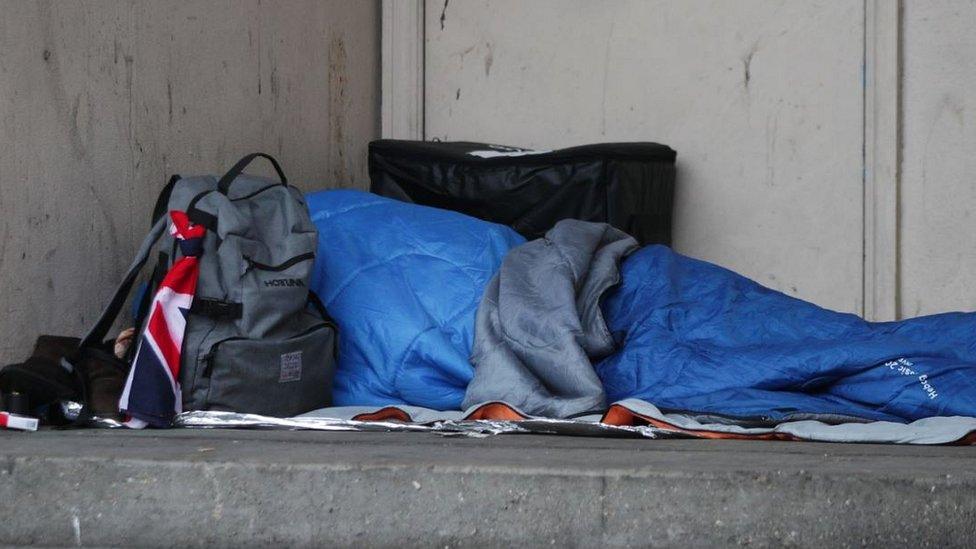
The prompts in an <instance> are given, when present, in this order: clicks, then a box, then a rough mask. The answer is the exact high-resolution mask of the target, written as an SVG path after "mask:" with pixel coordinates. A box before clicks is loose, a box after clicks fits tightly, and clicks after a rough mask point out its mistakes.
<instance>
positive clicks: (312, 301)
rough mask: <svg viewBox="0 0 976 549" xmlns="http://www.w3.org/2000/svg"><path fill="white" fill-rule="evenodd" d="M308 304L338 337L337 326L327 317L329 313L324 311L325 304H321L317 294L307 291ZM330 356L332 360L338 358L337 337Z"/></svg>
mask: <svg viewBox="0 0 976 549" xmlns="http://www.w3.org/2000/svg"><path fill="white" fill-rule="evenodd" d="M308 303H309V305H311V306H312V307H313V308H314V309H315V310H316V311H318V313H319V316H321V317H322V320H324V321H325V322H326V323H328V324H329V325H330V326H332V331H333V333H335V334H336V335H338V325H337V324H336V323H335V321H334V320H333V319H332V317H331V316H329V312H328V311H326V310H325V304H324V303H322V300H321V299H320V298H319V295H318V294H317V293H315V292H313V291H312V290H309V291H308ZM332 356H333V358H339V338H338V337H336V338H335V339H334V340H333V346H332Z"/></svg>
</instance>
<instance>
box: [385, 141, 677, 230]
mask: <svg viewBox="0 0 976 549" xmlns="http://www.w3.org/2000/svg"><path fill="white" fill-rule="evenodd" d="M675 157H676V153H675V151H674V150H673V149H671V148H670V147H668V146H666V145H659V144H657V143H601V144H596V145H583V146H580V147H572V148H568V149H560V150H555V151H531V150H527V149H521V148H518V147H507V146H502V145H488V144H485V143H469V142H460V141H456V142H440V141H402V140H393V139H381V140H378V141H373V142H372V143H370V144H369V176H370V180H371V187H370V190H371V191H372V192H374V193H376V194H379V195H382V196H387V197H391V198H396V199H398V200H402V201H405V202H414V203H417V204H423V205H426V206H435V207H438V208H445V209H449V210H454V211H458V212H462V213H465V214H468V215H471V216H474V217H478V218H480V219H484V220H487V221H493V222H495V223H501V224H504V225H508V226H510V227H512V228H513V229H515V230H516V231H518V232H519V233H521V234H522V235H523V236H525V237H526V238H529V239H532V238H538V237H541V236H542V235H543V234H544V233H545V232H546V231H547V230H549V229H550V228H551V227H552V226H553V225H555V224H556V222H557V221H559V220H561V219H582V220H584V221H599V222H604V223H609V224H611V225H613V226H615V227H617V228H619V229H621V230H623V231H625V232H627V233H628V234H630V235H632V236H634V237H635V238H636V239H637V240H638V241H639V242H640V243H641V244H668V245H670V244H671V211H672V203H673V197H674V161H675Z"/></svg>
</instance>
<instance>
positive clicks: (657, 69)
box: [424, 0, 976, 317]
mask: <svg viewBox="0 0 976 549" xmlns="http://www.w3.org/2000/svg"><path fill="white" fill-rule="evenodd" d="M888 1H890V2H891V4H888V3H885V0H881V1H879V2H875V1H874V0H829V1H816V2H814V1H807V2H795V1H794V2H791V1H783V0H743V1H736V2H727V1H721V0H718V1H711V0H647V1H629V0H614V1H610V0H607V1H603V2H591V1H585V0H579V1H575V2H568V1H555V0H550V1H536V2H518V1H514V0H481V1H474V0H460V1H456V2H455V1H451V2H447V1H444V0H426V2H425V17H426V35H425V40H426V54H425V59H426V67H425V73H426V88H425V99H426V108H425V110H424V113H425V122H426V136H427V137H428V138H432V137H438V138H441V139H445V138H448V139H475V140H488V141H494V142H500V143H505V144H513V145H526V146H533V147H540V148H548V147H554V146H564V145H571V144H579V143H583V142H594V141H610V140H650V141H661V142H664V143H667V144H670V145H672V146H673V147H674V148H676V149H677V151H678V191H677V194H678V196H677V204H676V223H675V247H676V248H677V249H678V250H679V251H681V252H684V253H688V254H690V255H693V256H696V257H700V258H703V259H707V260H711V261H714V262H717V263H719V264H722V265H725V266H728V267H730V268H732V269H734V270H737V271H739V272H742V273H743V274H746V275H748V276H751V277H753V278H755V279H757V280H759V281H760V282H761V283H763V284H766V285H768V286H771V287H773V288H776V289H778V290H781V291H784V292H787V293H790V294H793V295H797V296H799V297H802V298H804V299H808V300H812V301H814V302H816V303H818V304H821V305H824V306H827V307H831V308H834V309H840V310H844V311H851V312H861V311H862V310H863V309H862V307H863V305H864V293H865V288H867V287H868V286H869V282H871V281H870V280H869V281H865V277H867V276H871V273H866V272H865V269H864V263H863V261H864V259H863V258H864V257H865V254H868V253H872V250H870V249H868V248H867V247H866V246H865V239H866V238H868V237H869V234H868V229H867V227H868V225H870V224H871V223H872V222H873V221H870V220H871V219H873V218H871V217H869V218H867V219H866V216H865V214H864V212H865V210H866V209H868V208H871V207H872V205H871V204H870V203H869V202H866V198H865V197H866V196H867V195H868V193H869V192H870V191H869V190H868V188H867V183H866V180H865V173H866V171H868V166H867V165H866V160H865V157H864V156H863V155H866V154H868V151H867V150H866V148H865V139H864V136H865V134H866V132H869V131H870V122H869V123H868V124H865V115H864V112H865V111H864V109H865V105H866V104H867V101H868V99H869V97H873V96H871V94H872V93H873V92H872V90H870V89H868V88H866V85H865V82H866V79H867V76H868V75H867V74H866V73H865V70H864V66H865V65H869V64H870V62H869V60H868V58H867V53H866V52H867V51H868V46H869V45H870V47H872V48H874V47H876V44H875V43H873V42H871V41H872V40H873V39H875V38H876V37H877V34H874V35H871V34H869V33H868V31H867V29H868V28H869V27H871V24H870V21H869V18H870V17H872V13H873V12H872V10H874V11H875V12H876V11H877V10H878V9H881V8H884V9H885V10H888V9H890V8H891V6H892V5H897V4H895V2H896V0H888ZM899 4H900V5H901V7H902V14H901V20H900V23H899V21H898V17H892V18H891V19H890V22H891V23H893V24H892V28H890V29H888V28H886V29H882V30H880V31H879V30H878V29H874V30H873V31H872V32H874V33H879V32H891V33H892V34H891V36H896V37H897V44H898V46H897V48H893V49H900V53H899V52H895V53H892V55H891V57H890V60H892V65H893V66H894V65H897V64H898V62H899V61H898V56H899V55H900V65H901V71H900V75H899V76H898V79H897V81H898V82H900V86H899V90H890V92H891V93H890V96H891V97H897V96H898V94H899V93H900V107H898V108H896V107H895V105H896V103H897V102H896V101H895V100H892V102H891V105H892V113H893V114H892V118H897V122H893V124H895V125H898V127H899V132H900V133H899V135H900V143H899V142H898V140H894V139H893V140H892V141H891V143H885V146H886V147H887V146H890V148H891V155H892V156H893V157H894V156H895V154H896V152H895V150H896V149H897V155H898V156H899V158H900V174H899V176H898V182H897V186H898V190H897V194H898V203H897V212H893V211H892V212H891V214H890V215H891V217H894V218H896V221H892V222H891V223H890V226H891V231H890V233H894V234H890V233H886V234H885V235H884V236H885V238H890V241H897V245H896V246H894V247H895V248H896V249H895V250H892V251H891V255H892V256H895V255H897V261H896V262H895V261H892V262H890V263H884V265H883V268H884V269H886V271H885V272H886V274H887V276H888V279H891V278H894V280H895V282H894V284H892V286H894V287H893V288H890V295H891V300H892V301H893V302H894V303H893V304H892V306H891V309H897V314H898V315H899V316H902V317H904V316H913V315H918V314H926V313H934V312H939V311H946V310H974V309H976V274H974V273H976V246H974V244H973V235H974V234H976V214H974V212H976V122H974V120H976V31H974V28H976V2H974V1H973V0H905V1H903V2H900V3H899ZM888 22H889V21H887V20H886V21H885V24H888ZM882 41H883V40H882ZM885 61H888V59H887V58H886V59H885ZM892 72H897V69H895V68H893V69H892ZM893 80H894V79H893ZM885 85H886V86H888V88H891V87H895V86H894V85H892V84H888V83H887V81H886V84H885ZM886 89H887V88H886ZM881 95H882V96H883V95H884V93H882V94H881ZM895 110H897V111H898V112H897V113H895V112H894V111H895ZM893 163H894V161H893ZM892 171H893V170H892ZM883 184H885V185H888V184H894V183H892V182H890V181H888V180H885V181H884V182H883ZM891 209H892V210H894V207H892V208H891ZM872 213H873V212H872ZM885 215H888V214H887V213H886V214H885ZM886 227H887V225H886ZM886 230H887V229H886ZM868 261H870V258H869V259H868ZM888 271H895V272H894V273H893V274H892V273H890V272H888ZM879 278H885V276H881V277H879ZM882 290H883V292H888V291H889V288H887V287H885V288H882ZM886 295H887V294H886Z"/></svg>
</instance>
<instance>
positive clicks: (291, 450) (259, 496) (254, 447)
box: [0, 430, 976, 547]
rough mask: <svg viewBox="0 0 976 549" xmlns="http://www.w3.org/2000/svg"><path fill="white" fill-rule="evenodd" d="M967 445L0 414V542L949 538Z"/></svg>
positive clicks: (967, 467)
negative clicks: (55, 420)
mask: <svg viewBox="0 0 976 549" xmlns="http://www.w3.org/2000/svg"><path fill="white" fill-rule="evenodd" d="M973 539H976V448H972V447H904V446H874V445H837V444H816V443H786V442H749V441H706V440H629V439H596V438H571V437H555V436H539V435H502V436H496V437H489V438H480V439H473V438H446V437H443V436H439V435H435V434H428V433H327V432H307V431H306V432H288V431H204V430H172V431H165V432H154V431H144V432H133V431H42V432H37V433H12V432H2V433H0V543H2V544H37V545H47V546H52V545H53V546H72V545H86V546H87V545H98V546H113V545H125V546H132V545H141V546H144V545H148V546H175V545H181V546H204V545H207V546H234V547H239V546H249V545H262V546H266V545H276V546H278V545H287V546H336V545H339V546H398V547H404V546H434V545H437V546H441V547H444V546H449V547H455V546H479V547H480V546H541V545H548V546H552V545H555V546H594V545H615V546H727V545H732V546H736V545H749V546H758V547H763V546H782V545H795V546H807V547H809V546H828V545H829V546H889V545H891V544H892V543H896V544H899V545H910V546H942V547H944V546H963V545H971V540H973Z"/></svg>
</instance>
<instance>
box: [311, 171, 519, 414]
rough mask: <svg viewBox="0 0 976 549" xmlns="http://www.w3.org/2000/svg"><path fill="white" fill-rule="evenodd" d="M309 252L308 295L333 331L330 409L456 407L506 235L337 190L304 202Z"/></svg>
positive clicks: (473, 222)
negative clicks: (311, 234) (313, 245)
mask: <svg viewBox="0 0 976 549" xmlns="http://www.w3.org/2000/svg"><path fill="white" fill-rule="evenodd" d="M307 203H308V208H309V211H310V213H311V216H312V221H313V222H314V223H315V226H316V227H317V228H318V231H319V247H318V253H317V256H316V261H315V272H314V274H313V277H312V289H313V290H314V291H315V292H316V293H317V294H318V295H319V298H320V299H321V300H322V301H323V303H324V304H325V306H326V308H327V309H328V311H329V314H330V315H332V317H333V318H334V319H335V320H336V323H337V324H338V326H339V363H338V366H337V371H336V377H335V386H334V392H333V401H334V404H335V405H336V406H346V405H366V406H383V405H387V404H411V405H415V406H423V407H425V408H433V409H436V410H454V409H458V408H459V407H460V406H461V400H462V399H463V398H464V390H465V388H466V387H467V385H468V382H469V381H471V378H472V376H473V375H474V369H473V368H472V366H471V364H470V362H468V355H469V354H470V352H471V345H472V343H473V340H474V316H475V312H476V311H477V308H478V302H479V301H480V300H481V293H482V290H483V289H484V287H485V285H487V284H488V280H489V279H490V278H491V276H492V275H493V274H494V273H495V271H497V270H498V267H499V266H500V265H501V261H502V258H503V257H504V256H505V253H506V252H508V250H509V249H510V248H512V247H514V246H517V245H519V244H521V243H522V242H524V241H525V239H524V238H522V237H521V236H519V235H518V233H516V232H515V231H513V230H511V229H509V228H508V227H504V226H502V225H496V224H494V223H488V222H485V221H481V220H478V219H475V218H473V217H468V216H466V215H463V214H459V213H455V212H450V211H447V210H439V209H436V208H428V207H425V206H417V205H414V204H408V203H404V202H399V201H396V200H391V199H389V198H382V197H379V196H376V195H373V194H369V193H365V192H360V191H351V190H341V191H322V192H317V193H311V194H309V195H308V196H307Z"/></svg>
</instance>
